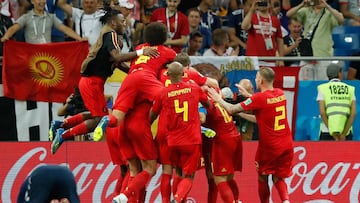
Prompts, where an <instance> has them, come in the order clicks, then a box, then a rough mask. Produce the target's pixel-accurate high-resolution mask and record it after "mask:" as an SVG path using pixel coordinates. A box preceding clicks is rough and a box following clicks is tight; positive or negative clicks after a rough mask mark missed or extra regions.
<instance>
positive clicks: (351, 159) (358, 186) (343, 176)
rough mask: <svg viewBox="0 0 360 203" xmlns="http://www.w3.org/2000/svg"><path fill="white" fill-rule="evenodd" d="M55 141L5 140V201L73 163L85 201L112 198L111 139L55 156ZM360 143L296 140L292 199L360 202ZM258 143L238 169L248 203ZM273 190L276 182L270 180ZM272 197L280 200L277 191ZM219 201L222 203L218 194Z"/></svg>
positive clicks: (155, 182) (194, 194)
mask: <svg viewBox="0 0 360 203" xmlns="http://www.w3.org/2000/svg"><path fill="white" fill-rule="evenodd" d="M50 144H51V143H49V142H0V149H1V152H2V153H1V154H2V156H1V158H0V165H1V168H0V187H1V196H0V199H1V202H6V203H11V202H16V197H17V193H18V191H19V188H20V186H21V183H22V181H23V180H24V179H25V177H26V176H27V175H28V174H29V173H30V172H31V171H32V170H33V169H34V168H35V167H37V166H39V165H42V164H48V163H51V164H62V165H68V166H69V167H70V169H71V171H72V172H73V174H74V176H75V178H76V181H77V190H78V193H79V194H80V198H81V202H111V199H112V197H113V196H114V189H115V184H116V180H117V176H118V175H119V173H120V172H119V171H120V170H119V168H118V167H117V166H114V165H113V164H112V163H111V161H110V157H109V154H108V151H107V146H106V143H104V142H100V143H95V142H66V143H64V144H63V145H65V146H63V147H61V148H60V150H59V151H58V152H57V153H56V154H55V155H51V153H50ZM358 146H359V142H296V143H295V148H294V151H295V157H294V168H293V175H292V176H291V177H289V178H287V179H286V182H287V183H288V189H289V193H290V200H291V202H295V203H299V202H306V203H331V202H334V203H335V202H336V203H343V202H348V203H358V202H359V192H360V173H359V171H360V163H359V157H360V151H359V150H357V149H358ZM256 147H257V142H244V153H245V156H244V160H243V171H242V172H241V173H236V180H237V183H238V185H239V189H240V197H241V200H242V202H243V203H247V202H249V203H253V202H259V199H258V196H257V178H256V171H255V166H254V162H253V159H254V155H255V150H256ZM160 175H161V167H159V168H158V171H157V173H156V175H155V176H154V177H153V178H152V180H151V181H150V183H149V186H148V189H147V197H146V202H151V203H152V202H161V197H160V190H159V183H160ZM270 186H271V188H272V185H271V184H270ZM271 195H272V201H271V202H280V201H279V198H278V194H277V191H276V190H275V189H274V188H272V189H271ZM206 197H207V181H206V178H205V173H204V171H203V170H200V171H198V173H197V175H196V177H195V180H194V186H193V187H192V189H191V192H190V195H189V196H188V202H192V203H195V202H198V203H205V202H206ZM218 198H219V199H218V202H221V200H220V197H218Z"/></svg>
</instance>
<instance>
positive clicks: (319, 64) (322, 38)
mask: <svg viewBox="0 0 360 203" xmlns="http://www.w3.org/2000/svg"><path fill="white" fill-rule="evenodd" d="M286 15H287V16H288V17H296V18H297V19H298V20H299V21H300V22H301V23H302V24H303V25H304V32H303V34H304V38H305V39H308V40H310V43H311V46H310V47H311V49H312V55H313V56H318V57H331V56H333V55H334V53H333V45H334V42H333V40H332V35H331V34H332V30H333V28H334V27H336V26H339V25H341V24H342V23H343V22H344V17H343V15H342V14H341V13H340V12H339V11H337V10H336V9H333V8H332V7H331V6H330V5H329V4H327V2H326V0H304V1H303V2H301V3H300V4H299V5H297V6H295V7H293V8H291V9H290V10H289V11H288V12H287V13H286ZM329 64H330V61H314V62H310V61H301V62H300V66H301V65H304V66H303V67H302V68H301V70H300V74H299V77H300V80H328V78H327V75H326V68H327V66H328V65H329Z"/></svg>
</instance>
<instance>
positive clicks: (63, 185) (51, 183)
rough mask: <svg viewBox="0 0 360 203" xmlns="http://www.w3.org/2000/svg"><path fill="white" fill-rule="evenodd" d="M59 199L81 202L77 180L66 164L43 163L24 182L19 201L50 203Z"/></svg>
mask: <svg viewBox="0 0 360 203" xmlns="http://www.w3.org/2000/svg"><path fill="white" fill-rule="evenodd" d="M55 200H57V202H59V200H61V201H60V202H64V203H69V202H71V203H79V202H80V199H79V195H78V194H77V192H76V182H75V178H74V175H73V174H72V172H71V171H70V170H69V169H68V168H67V167H65V166H60V165H42V166H39V167H37V168H36V169H35V170H33V171H32V172H31V174H30V175H29V176H28V177H27V178H26V179H25V181H24V182H23V183H22V185H21V188H20V191H19V194H18V197H17V203H40V202H42V203H48V202H53V201H55Z"/></svg>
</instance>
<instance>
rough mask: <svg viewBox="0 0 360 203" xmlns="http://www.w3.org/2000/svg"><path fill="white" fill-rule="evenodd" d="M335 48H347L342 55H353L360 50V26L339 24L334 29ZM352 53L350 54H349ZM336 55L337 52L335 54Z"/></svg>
mask: <svg viewBox="0 0 360 203" xmlns="http://www.w3.org/2000/svg"><path fill="white" fill-rule="evenodd" d="M332 38H333V40H334V49H343V50H347V51H346V52H345V53H343V54H341V56H345V55H344V54H347V56H351V55H352V54H353V53H355V52H358V51H360V27H357V26H338V27H335V28H334V29H333V31H332ZM348 53H350V54H348ZM334 55H335V56H336V54H334Z"/></svg>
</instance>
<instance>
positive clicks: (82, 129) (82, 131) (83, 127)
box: [61, 122, 89, 140]
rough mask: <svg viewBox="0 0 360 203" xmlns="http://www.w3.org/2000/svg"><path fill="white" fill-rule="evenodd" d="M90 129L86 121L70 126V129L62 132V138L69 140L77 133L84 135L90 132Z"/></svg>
mask: <svg viewBox="0 0 360 203" xmlns="http://www.w3.org/2000/svg"><path fill="white" fill-rule="evenodd" d="M88 132H89V130H88V128H87V127H86V124H85V122H82V123H80V124H79V125H77V126H75V127H73V128H70V129H69V130H66V131H64V133H63V134H62V136H61V137H62V138H63V139H64V140H69V139H71V138H73V137H75V136H77V135H84V134H86V133H88Z"/></svg>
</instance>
